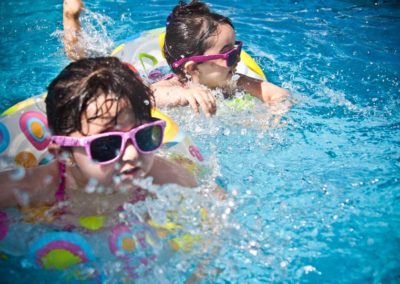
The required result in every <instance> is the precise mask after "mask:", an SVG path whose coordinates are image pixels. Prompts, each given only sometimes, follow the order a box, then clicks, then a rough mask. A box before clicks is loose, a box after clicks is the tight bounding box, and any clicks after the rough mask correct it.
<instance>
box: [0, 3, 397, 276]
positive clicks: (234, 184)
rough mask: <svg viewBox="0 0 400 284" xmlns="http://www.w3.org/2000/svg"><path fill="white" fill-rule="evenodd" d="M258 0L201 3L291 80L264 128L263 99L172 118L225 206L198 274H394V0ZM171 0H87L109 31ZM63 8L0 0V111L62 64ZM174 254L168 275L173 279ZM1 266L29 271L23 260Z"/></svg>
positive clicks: (120, 30)
mask: <svg viewBox="0 0 400 284" xmlns="http://www.w3.org/2000/svg"><path fill="white" fill-rule="evenodd" d="M268 2H269V1H261V0H260V1H255V0H247V1H237V0H232V1H229V2H226V1H222V0H218V1H209V2H208V3H210V4H211V5H212V7H213V8H214V9H215V10H217V11H219V12H221V13H223V14H225V15H227V16H229V17H231V19H232V20H233V22H234V23H235V27H236V30H237V34H238V38H239V39H241V40H242V41H243V42H244V43H245V47H244V48H245V49H246V50H247V51H248V52H249V53H250V54H251V55H252V56H253V57H254V58H255V59H256V61H257V62H258V63H259V65H260V66H261V67H262V69H263V70H264V71H265V73H266V75H267V77H268V78H269V80H270V81H272V82H274V83H276V84H280V85H283V86H284V87H285V88H287V89H289V90H290V91H291V93H292V95H293V101H294V104H293V107H292V108H291V110H290V111H289V112H288V113H286V114H285V115H284V117H283V118H282V120H281V124H280V125H279V126H278V127H272V128H271V127H268V124H269V123H270V119H269V117H268V115H266V114H265V113H264V110H263V109H260V108H257V109H256V110H255V111H253V112H247V111H243V112H231V113H229V111H224V109H223V108H222V111H220V113H219V114H218V115H217V117H215V118H213V119H211V120H206V119H204V118H202V117H200V118H199V117H193V116H192V117H190V119H186V120H184V119H182V120H180V121H181V122H182V127H184V128H185V129H186V130H187V131H188V132H189V133H190V135H191V136H192V137H193V138H194V139H195V140H196V141H197V142H198V144H199V145H200V146H201V148H202V149H203V151H204V152H205V154H206V155H207V156H208V157H209V158H210V160H212V161H213V163H214V165H215V166H216V168H218V171H219V175H220V182H221V183H223V184H224V185H225V187H226V188H227V190H228V193H229V196H230V197H229V198H230V199H231V201H232V204H234V208H235V209H234V210H233V212H232V213H231V214H230V217H229V222H230V223H231V224H234V225H235V226H234V227H232V228H229V230H228V229H227V234H225V235H224V240H223V242H221V248H220V249H219V250H218V253H216V255H213V257H212V261H211V263H210V264H209V267H208V271H209V273H210V274H212V275H208V277H206V280H204V282H205V283H211V282H212V283H272V282H278V283H281V282H287V283H297V282H304V283H399V282H400V229H399V228H400V182H399V180H400V107H399V104H400V88H399V75H400V74H399V73H400V50H399V47H400V33H399V31H400V4H399V3H398V2H397V1H361V0H360V1H322V2H321V1H276V2H271V3H268ZM174 4H176V1H169V0H168V1H167V0H164V1H144V2H136V1H134V3H133V2H132V1H124V0H122V1H111V0H110V1H86V6H87V7H88V8H89V9H90V10H91V11H92V12H93V13H95V14H98V15H102V16H107V17H108V18H106V19H105V21H104V22H103V25H104V26H105V28H106V30H107V32H108V34H107V35H106V36H103V38H102V39H107V40H111V41H113V42H115V43H116V42H120V41H122V40H124V39H125V38H126V37H128V36H129V35H131V34H133V33H135V32H138V31H142V30H146V29H150V28H156V27H160V26H163V25H164V23H165V18H166V17H167V15H168V14H169V11H170V10H171V8H172V6H173V5H174ZM89 18H90V17H89ZM61 20H62V4H61V3H60V1H34V4H33V3H32V1H26V0H25V1H21V0H20V1H16V0H12V1H8V2H5V1H2V2H1V3H0V36H1V42H0V50H1V57H0V64H1V70H2V76H1V79H2V80H1V82H0V96H1V105H0V111H3V110H5V109H6V108H8V107H10V106H11V105H13V104H14V103H16V102H18V101H20V100H22V99H25V98H28V97H30V96H32V95H36V94H39V93H41V92H43V91H45V87H46V85H47V84H48V83H49V82H50V80H51V79H52V78H53V77H54V76H55V75H56V74H57V73H58V72H59V71H60V70H61V69H62V68H63V67H64V66H65V64H67V63H68V59H67V58H66V57H65V55H64V53H63V50H62V44H61V42H60V40H59V37H58V36H57V35H56V34H57V31H60V30H61V28H62V22H61ZM89 21H90V19H89ZM94 29H95V30H96V29H97V30H100V28H96V27H94ZM252 116H256V118H255V119H253V118H252ZM178 119H179V118H178ZM182 258H184V256H182ZM0 264H1V267H2V268H3V269H1V270H2V271H7V270H6V269H7V265H8V263H6V262H2V263H0ZM174 267H175V266H171V269H170V272H169V275H168V279H169V280H170V281H171V282H172V283H181V282H182V281H183V280H182V278H181V275H182V274H181V272H182V271H179V269H175V268H174ZM215 268H216V269H218V270H219V271H220V272H219V273H217V274H215V273H214V274H213V272H212V271H214V272H215ZM167 274H168V273H167ZM10 275H12V277H15V279H19V280H20V281H22V282H24V281H28V279H29V278H28V279H27V278H26V277H25V278H24V277H23V276H22V275H24V269H23V268H22V267H21V269H20V270H18V269H16V270H14V271H12V272H11V274H10ZM42 275H44V274H42V272H41V271H36V272H35V278H37V279H38V281H40V279H42V278H41V277H42ZM115 277H116V278H117V275H116V276H115ZM29 280H30V279H29ZM60 281H61V280H60ZM17 282H18V281H17Z"/></svg>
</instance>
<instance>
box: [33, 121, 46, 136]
mask: <svg viewBox="0 0 400 284" xmlns="http://www.w3.org/2000/svg"><path fill="white" fill-rule="evenodd" d="M31 130H32V133H33V134H35V136H36V137H37V138H42V137H43V135H44V131H43V127H42V125H41V124H40V123H39V122H37V121H34V122H32V124H31Z"/></svg>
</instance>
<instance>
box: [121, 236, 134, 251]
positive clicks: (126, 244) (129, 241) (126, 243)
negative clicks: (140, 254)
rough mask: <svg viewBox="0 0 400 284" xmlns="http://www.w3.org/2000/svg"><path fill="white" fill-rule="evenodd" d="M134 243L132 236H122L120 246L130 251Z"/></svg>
mask: <svg viewBox="0 0 400 284" xmlns="http://www.w3.org/2000/svg"><path fill="white" fill-rule="evenodd" d="M135 247H136V244H135V241H134V240H133V239H132V238H128V237H126V238H124V239H123V240H122V248H123V249H124V250H125V251H127V252H131V251H133V250H134V249H135Z"/></svg>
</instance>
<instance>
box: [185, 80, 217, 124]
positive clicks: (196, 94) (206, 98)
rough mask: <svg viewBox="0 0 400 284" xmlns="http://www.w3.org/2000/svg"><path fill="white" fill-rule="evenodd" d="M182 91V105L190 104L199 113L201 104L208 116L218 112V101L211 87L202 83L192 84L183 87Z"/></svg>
mask: <svg viewBox="0 0 400 284" xmlns="http://www.w3.org/2000/svg"><path fill="white" fill-rule="evenodd" d="M179 92H180V100H179V104H180V105H187V104H189V105H190V106H191V107H192V109H193V110H194V111H195V112H196V113H199V106H200V108H201V109H202V110H203V112H204V114H205V115H206V116H207V117H210V116H212V115H214V114H215V113H216V112H217V103H216V100H215V97H214V95H213V94H211V91H210V89H208V88H207V87H205V86H202V85H191V86H190V87H189V88H183V89H181V90H179Z"/></svg>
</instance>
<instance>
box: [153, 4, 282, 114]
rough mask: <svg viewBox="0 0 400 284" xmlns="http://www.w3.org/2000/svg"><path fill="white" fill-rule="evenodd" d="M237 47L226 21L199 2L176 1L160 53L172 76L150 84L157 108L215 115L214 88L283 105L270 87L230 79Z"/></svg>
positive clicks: (254, 81) (276, 89) (278, 93)
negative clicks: (181, 107)
mask: <svg viewBox="0 0 400 284" xmlns="http://www.w3.org/2000/svg"><path fill="white" fill-rule="evenodd" d="M241 48H242V42H240V41H237V39H236V35H235V30H234V27H233V24H232V22H231V20H230V19H229V18H227V17H224V16H222V15H219V14H217V13H214V12H212V11H210V9H209V7H208V6H207V5H206V4H204V3H202V2H200V1H196V0H194V1H192V2H190V3H189V4H186V3H184V2H180V3H179V4H178V5H177V6H175V7H174V9H173V11H172V13H171V14H170V16H169V17H168V19H167V27H166V35H165V43H164V50H163V52H164V55H165V58H166V59H167V62H168V64H169V66H170V67H171V69H172V71H173V72H174V73H175V74H176V76H172V77H171V76H170V77H169V78H167V79H165V80H162V81H159V82H157V83H155V84H153V85H152V88H153V90H154V95H155V98H156V103H157V106H158V107H162V106H178V105H187V104H189V105H190V106H191V107H192V108H193V109H194V110H195V111H196V112H198V111H199V106H200V107H201V109H202V110H203V112H204V113H205V114H206V115H208V116H210V115H213V114H215V112H216V101H215V98H214V96H213V95H212V94H211V93H210V90H212V89H216V88H220V89H222V90H223V91H224V94H229V93H232V91H234V90H235V89H236V88H237V89H242V90H244V91H246V92H248V93H249V94H250V95H252V96H254V97H256V98H258V99H259V100H261V101H262V102H264V103H265V104H266V105H267V106H275V107H276V105H277V104H281V103H282V104H283V105H285V104H287V96H288V92H287V91H286V90H284V89H282V88H280V87H278V86H276V85H274V84H272V83H269V82H266V81H261V80H258V79H254V78H251V77H248V76H246V75H243V74H237V76H235V77H236V79H237V80H232V78H233V76H234V75H235V74H236V66H237V64H238V62H239V61H240V52H241ZM232 85H233V90H232ZM226 96H229V95H226ZM285 109H287V107H285Z"/></svg>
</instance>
